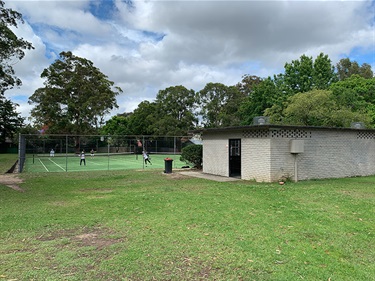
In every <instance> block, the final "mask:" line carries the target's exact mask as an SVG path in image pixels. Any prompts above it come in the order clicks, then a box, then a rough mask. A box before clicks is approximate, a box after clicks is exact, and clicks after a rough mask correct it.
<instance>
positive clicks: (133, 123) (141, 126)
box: [128, 100, 157, 135]
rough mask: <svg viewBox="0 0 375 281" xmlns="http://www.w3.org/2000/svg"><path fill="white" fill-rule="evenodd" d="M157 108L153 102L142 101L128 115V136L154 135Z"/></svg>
mask: <svg viewBox="0 0 375 281" xmlns="http://www.w3.org/2000/svg"><path fill="white" fill-rule="evenodd" d="M156 116H157V106H156V103H155V102H150V101H147V100H145V101H142V102H141V103H140V104H139V105H138V107H137V108H136V109H135V110H134V111H133V113H132V114H130V115H129V117H128V118H129V123H128V129H129V134H130V135H154V134H156V130H155V127H156V126H154V124H155V123H156V122H157V117H156Z"/></svg>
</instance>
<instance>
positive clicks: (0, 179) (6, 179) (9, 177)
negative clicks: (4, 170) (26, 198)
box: [0, 174, 25, 192]
mask: <svg viewBox="0 0 375 281" xmlns="http://www.w3.org/2000/svg"><path fill="white" fill-rule="evenodd" d="M22 182H23V181H22V179H20V178H18V177H17V176H16V175H14V174H3V175H0V184H3V185H6V186H8V187H10V188H12V189H14V190H17V191H19V192H25V190H23V189H22V188H21V187H20V186H19V184H20V183H22Z"/></svg>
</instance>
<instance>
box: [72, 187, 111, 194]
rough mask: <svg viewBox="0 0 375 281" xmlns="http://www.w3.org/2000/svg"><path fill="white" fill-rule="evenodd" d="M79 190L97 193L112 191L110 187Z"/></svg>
mask: <svg viewBox="0 0 375 281" xmlns="http://www.w3.org/2000/svg"><path fill="white" fill-rule="evenodd" d="M79 191H80V192H92V191H95V192H99V193H111V192H112V191H113V189H112V188H85V189H80V190H79Z"/></svg>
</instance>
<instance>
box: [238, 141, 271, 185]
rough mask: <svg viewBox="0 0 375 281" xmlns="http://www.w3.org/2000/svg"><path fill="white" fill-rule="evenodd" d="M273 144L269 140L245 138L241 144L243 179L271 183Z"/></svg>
mask: <svg viewBox="0 0 375 281" xmlns="http://www.w3.org/2000/svg"><path fill="white" fill-rule="evenodd" d="M270 144H271V142H270V139H269V138H244V139H242V144H241V150H242V153H241V167H242V171H241V178H242V179H244V180H256V181H257V182H270V181H271V146H270Z"/></svg>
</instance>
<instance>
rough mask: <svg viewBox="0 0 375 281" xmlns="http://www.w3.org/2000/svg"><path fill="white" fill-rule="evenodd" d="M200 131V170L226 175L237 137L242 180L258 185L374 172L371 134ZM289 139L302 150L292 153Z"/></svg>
mask: <svg viewBox="0 0 375 281" xmlns="http://www.w3.org/2000/svg"><path fill="white" fill-rule="evenodd" d="M259 132H260V133H257V132H255V133H254V132H253V131H251V132H250V133H249V131H246V132H245V131H244V130H242V131H238V130H237V131H234V132H231V131H230V130H227V131H225V132H213V133H211V132H210V133H204V136H203V138H204V140H203V172H205V173H210V174H216V175H221V176H229V163H228V161H229V160H228V140H229V139H234V138H240V139H241V146H242V147H241V150H242V153H241V166H242V171H241V176H242V179H245V180H256V181H259V182H271V181H277V180H279V179H280V178H281V177H283V176H286V177H289V178H290V179H292V180H294V179H295V175H294V174H295V169H294V168H295V160H296V161H297V167H298V170H297V175H298V180H307V179H321V178H340V177H350V176H366V175H374V174H375V131H363V130H342V129H331V130H328V129H318V128H302V127H301V128H300V129H293V130H291V129H280V128H279V129H278V130H277V131H272V129H270V131H269V133H268V131H267V133H264V132H265V131H264V130H263V131H259ZM292 139H301V140H304V152H303V153H301V154H298V155H297V156H295V155H294V154H291V153H290V141H291V140H292Z"/></svg>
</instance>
